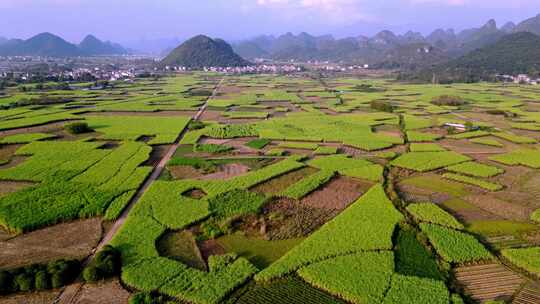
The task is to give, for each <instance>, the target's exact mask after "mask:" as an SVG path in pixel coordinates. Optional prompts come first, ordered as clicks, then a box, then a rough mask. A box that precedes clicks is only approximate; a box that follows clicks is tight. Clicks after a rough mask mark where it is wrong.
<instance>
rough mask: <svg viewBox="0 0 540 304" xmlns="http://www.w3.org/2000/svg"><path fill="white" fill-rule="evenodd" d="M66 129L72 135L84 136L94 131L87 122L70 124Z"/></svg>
mask: <svg viewBox="0 0 540 304" xmlns="http://www.w3.org/2000/svg"><path fill="white" fill-rule="evenodd" d="M64 128H65V129H66V131H68V132H69V133H71V134H82V133H88V132H92V131H93V130H92V128H90V127H89V126H88V124H87V123H85V122H74V123H70V124H67V125H65V126H64Z"/></svg>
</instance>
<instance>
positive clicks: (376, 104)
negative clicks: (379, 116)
mask: <svg viewBox="0 0 540 304" xmlns="http://www.w3.org/2000/svg"><path fill="white" fill-rule="evenodd" d="M370 107H371V108H372V109H373V110H377V111H381V112H388V113H392V112H394V105H393V104H392V103H390V102H388V101H384V100H373V101H371V103H370Z"/></svg>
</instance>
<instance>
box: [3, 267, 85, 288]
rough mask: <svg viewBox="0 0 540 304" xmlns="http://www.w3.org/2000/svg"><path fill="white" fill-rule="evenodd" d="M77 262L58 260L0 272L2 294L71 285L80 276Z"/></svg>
mask: <svg viewBox="0 0 540 304" xmlns="http://www.w3.org/2000/svg"><path fill="white" fill-rule="evenodd" d="M80 267H81V265H80V262H79V261H77V260H57V261H53V262H49V263H48V264H33V265H30V266H25V267H21V268H16V269H12V270H2V271H0V293H2V294H8V293H12V292H18V291H23V292H26V291H33V290H45V289H51V288H60V287H62V286H65V285H67V284H69V283H71V282H72V281H73V280H74V279H75V278H76V277H77V275H78V274H79V271H80Z"/></svg>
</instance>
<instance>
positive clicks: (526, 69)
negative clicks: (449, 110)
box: [402, 32, 540, 83]
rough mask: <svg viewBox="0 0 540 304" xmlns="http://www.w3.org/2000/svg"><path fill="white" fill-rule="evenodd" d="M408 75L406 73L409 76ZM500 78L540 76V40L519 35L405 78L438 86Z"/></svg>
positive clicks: (529, 35) (518, 33) (533, 36)
mask: <svg viewBox="0 0 540 304" xmlns="http://www.w3.org/2000/svg"><path fill="white" fill-rule="evenodd" d="M405 74H406V73H405ZM496 74H507V75H517V74H529V75H531V76H535V77H538V76H540V36H538V35H535V34H533V33H531V32H516V33H511V34H508V35H505V36H503V37H502V38H501V39H499V40H498V41H497V42H495V43H493V44H490V45H487V46H485V47H482V48H479V49H476V50H473V51H471V52H469V53H467V54H465V55H463V56H461V57H458V58H456V59H453V60H450V61H448V62H446V63H442V64H439V65H436V66H434V67H430V68H426V69H423V70H420V71H418V72H415V73H410V74H409V75H402V78H404V79H407V78H408V79H409V80H415V79H416V80H420V81H436V82H443V83H444V82H475V81H479V80H490V79H493V78H494V76H495V75H496Z"/></svg>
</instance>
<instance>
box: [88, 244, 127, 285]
mask: <svg viewBox="0 0 540 304" xmlns="http://www.w3.org/2000/svg"><path fill="white" fill-rule="evenodd" d="M121 265H122V263H121V258H120V251H118V250H117V249H116V248H114V247H112V246H110V245H107V246H105V247H103V249H102V250H101V251H100V252H98V253H97V254H96V256H95V258H94V260H93V261H92V263H90V265H88V266H87V267H86V268H85V269H84V270H83V279H84V280H85V281H86V282H96V281H99V280H102V279H105V278H109V277H112V276H114V275H117V274H119V273H120V267H121Z"/></svg>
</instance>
